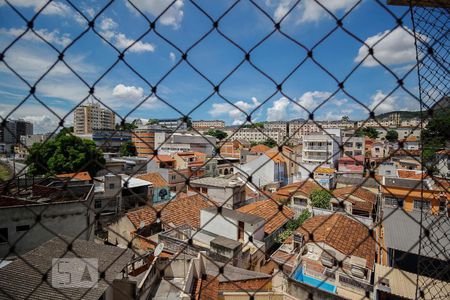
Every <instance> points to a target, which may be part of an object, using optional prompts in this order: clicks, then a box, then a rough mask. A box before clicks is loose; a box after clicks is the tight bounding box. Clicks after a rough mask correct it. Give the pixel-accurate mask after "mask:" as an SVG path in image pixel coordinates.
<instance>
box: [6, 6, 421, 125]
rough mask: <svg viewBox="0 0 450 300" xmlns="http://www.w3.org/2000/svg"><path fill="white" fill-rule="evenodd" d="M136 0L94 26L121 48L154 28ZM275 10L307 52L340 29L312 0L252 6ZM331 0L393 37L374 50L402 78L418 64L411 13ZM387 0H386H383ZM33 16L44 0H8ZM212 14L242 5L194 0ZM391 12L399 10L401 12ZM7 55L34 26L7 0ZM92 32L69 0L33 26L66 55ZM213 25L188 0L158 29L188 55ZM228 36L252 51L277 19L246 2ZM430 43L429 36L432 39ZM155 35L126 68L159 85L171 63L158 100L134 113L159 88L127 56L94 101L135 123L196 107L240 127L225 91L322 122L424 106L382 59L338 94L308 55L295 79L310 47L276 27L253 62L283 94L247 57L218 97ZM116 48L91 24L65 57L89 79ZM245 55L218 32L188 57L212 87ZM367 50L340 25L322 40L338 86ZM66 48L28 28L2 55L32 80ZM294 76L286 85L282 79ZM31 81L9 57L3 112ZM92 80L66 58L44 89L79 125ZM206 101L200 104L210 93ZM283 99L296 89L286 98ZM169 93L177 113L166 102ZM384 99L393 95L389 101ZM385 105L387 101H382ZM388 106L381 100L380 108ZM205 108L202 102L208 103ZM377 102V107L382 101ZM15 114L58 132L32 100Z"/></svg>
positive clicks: (369, 28) (349, 25)
mask: <svg viewBox="0 0 450 300" xmlns="http://www.w3.org/2000/svg"><path fill="white" fill-rule="evenodd" d="M72 2H73V4H74V5H76V7H77V8H78V9H79V10H80V11H81V12H83V14H85V15H86V17H87V18H88V19H92V18H93V17H94V16H95V15H96V14H97V13H98V12H99V11H100V10H101V9H102V8H103V7H104V6H105V5H106V3H107V1H89V0H85V1H82V0H81V1H72ZM127 2H128V1H123V0H116V1H114V2H113V3H112V5H110V6H108V7H107V8H106V9H105V10H104V12H103V13H102V14H101V16H99V17H97V18H96V20H95V29H96V30H97V32H98V33H99V34H100V35H102V36H103V37H104V38H105V39H106V40H108V41H109V42H110V43H111V44H112V45H114V46H115V47H117V48H118V49H119V50H123V49H125V48H126V47H128V46H129V45H130V44H131V43H133V42H134V41H135V40H136V39H138V38H139V37H140V36H141V35H142V34H144V33H145V32H146V30H147V29H148V23H147V22H146V20H145V18H144V17H143V16H142V15H140V13H138V12H137V11H136V10H135V9H134V8H133V7H132V5H130V4H129V3H127ZM132 2H133V3H134V5H135V6H137V7H139V8H140V9H141V10H142V12H143V13H144V14H145V15H146V17H147V18H148V19H150V20H154V19H155V17H156V16H157V15H159V14H160V13H161V12H162V11H164V10H165V8H166V7H167V6H168V5H170V4H171V3H172V1H170V0H160V1H155V0H134V1H132ZM255 2H256V3H257V4H258V5H259V6H260V8H261V9H263V10H264V11H265V12H266V13H267V15H269V16H270V17H271V18H273V19H274V20H276V21H279V20H282V21H281V30H282V31H283V32H284V33H285V34H286V35H288V36H290V37H292V38H293V39H295V40H296V41H298V42H299V43H301V44H302V45H303V46H304V47H306V48H308V49H311V48H313V46H314V45H316V44H317V43H318V42H319V41H320V40H321V39H322V38H323V37H324V36H325V35H326V34H328V33H329V32H330V31H332V30H333V29H334V28H335V24H336V21H335V20H334V19H333V18H332V17H331V16H330V15H329V14H328V13H327V12H326V11H325V10H324V9H323V8H322V7H320V6H318V5H317V4H316V3H315V1H313V0H307V1H301V2H300V4H299V5H297V6H295V7H294V9H292V11H291V12H290V13H289V14H288V15H287V17H284V18H283V16H285V15H286V13H287V12H288V11H289V10H290V8H291V7H292V5H293V4H295V2H296V1H291V0H279V1H275V0H272V1H270V0H260V1H255ZM357 2H358V1H356V0H328V1H324V0H322V3H323V5H324V6H325V7H326V8H327V9H328V10H329V11H331V12H332V13H334V14H335V15H336V16H338V17H339V18H340V17H342V16H343V15H345V14H348V15H347V16H346V17H345V19H344V21H343V23H344V28H346V29H347V30H348V31H350V32H351V33H352V34H354V35H355V36H357V37H358V39H360V40H361V41H365V42H366V43H367V44H369V45H373V44H374V43H375V42H376V41H378V40H379V39H380V38H382V37H383V36H385V35H387V37H386V38H385V39H384V40H383V41H382V42H380V43H379V44H377V45H376V46H375V47H374V50H375V56H376V57H377V59H379V60H380V61H382V62H383V63H384V64H385V65H387V66H388V67H389V68H390V69H391V70H393V71H394V72H395V73H396V74H397V75H398V76H399V77H402V76H403V75H404V74H405V73H406V72H408V71H409V70H410V69H411V68H413V67H414V60H415V49H414V44H413V42H414V39H413V36H412V33H411V34H410V33H408V30H410V28H411V27H412V26H411V24H410V17H409V15H406V17H404V18H403V27H397V23H396V19H395V17H393V16H392V15H391V14H389V13H388V12H387V11H386V10H385V9H384V8H383V7H382V6H380V5H379V4H378V3H376V2H375V1H369V0H365V1H361V2H360V4H359V5H357V6H356V7H355V8H353V6H354V5H355V4H356V3H357ZM383 2H384V1H383ZM10 3H11V4H13V5H14V6H15V7H16V8H17V10H18V11H19V12H20V13H21V14H23V16H24V17H25V18H27V19H29V18H31V17H32V16H33V15H34V14H35V13H36V11H39V10H40V8H42V6H43V5H44V4H45V3H46V1H44V0H36V1H28V0H10ZM195 3H197V5H198V6H200V7H201V8H202V9H203V10H205V11H206V12H207V13H208V14H209V15H210V16H211V17H212V19H214V20H215V19H217V18H218V17H219V16H220V15H222V14H223V13H224V12H225V11H226V10H227V9H228V8H229V7H230V6H232V5H233V3H234V1H228V0H220V1H207V0H202V1H195ZM389 9H390V10H391V11H392V13H393V14H394V15H396V16H398V17H400V16H403V14H404V13H405V11H406V8H404V7H393V6H390V7H389ZM0 20H2V21H0V50H1V52H5V51H4V49H5V48H6V47H7V46H8V45H10V44H11V42H12V41H13V40H14V39H15V38H16V37H17V36H19V35H20V34H22V33H23V32H24V31H25V29H26V22H25V21H24V20H23V19H21V18H20V17H19V15H18V14H17V13H16V12H15V11H14V10H12V9H11V8H10V7H9V6H8V5H7V4H6V3H5V2H4V1H3V0H0ZM86 27H87V21H86V20H85V19H84V18H83V17H82V16H81V15H80V14H78V13H77V12H76V11H75V10H74V9H73V8H72V7H71V6H70V5H69V4H68V3H67V2H65V1H63V0H58V1H53V2H52V3H50V4H49V5H47V6H46V8H45V9H44V10H42V12H41V13H40V14H39V16H38V17H37V18H36V19H35V21H34V30H35V31H36V32H37V33H39V34H40V35H41V36H42V37H44V38H45V39H46V40H47V41H49V42H50V43H51V44H53V45H54V46H55V47H56V48H57V49H59V50H62V49H64V48H65V47H66V46H68V45H69V44H71V43H72V41H73V40H74V39H76V38H77V37H78V36H79V35H80V34H81V33H82V32H83V31H84V30H85V28H86ZM211 27H212V22H211V20H210V19H209V18H208V17H207V16H205V15H204V14H203V13H202V12H201V11H200V10H199V9H198V8H197V7H195V6H194V5H193V4H192V3H191V2H189V1H181V0H178V1H176V2H175V3H174V4H173V5H172V6H171V7H170V8H169V9H168V10H166V12H165V13H164V14H163V15H162V16H161V17H160V18H159V19H158V22H157V25H156V28H157V31H158V33H159V34H160V35H162V36H163V37H164V38H165V39H167V40H169V41H171V42H172V43H173V44H174V45H175V46H176V47H177V48H178V49H180V50H181V51H182V52H185V51H186V50H187V49H189V48H190V47H192V46H193V45H194V44H195V42H196V41H197V40H198V39H199V38H200V37H201V36H203V35H204V34H206V33H207V32H208V31H209V30H210V29H211ZM219 29H220V31H221V32H222V33H223V34H224V35H226V36H227V37H228V38H229V39H231V40H233V41H234V42H235V43H236V44H238V45H239V46H240V47H241V48H243V49H244V50H245V51H249V50H250V49H252V48H253V47H254V46H255V45H256V44H257V43H259V42H260V41H261V39H262V38H263V37H265V36H266V35H267V34H268V33H270V32H272V31H273V29H274V25H273V23H272V21H271V20H270V19H269V18H268V17H267V16H266V15H265V14H264V13H262V12H261V11H260V10H259V9H258V8H257V7H256V6H255V5H253V4H252V3H251V2H250V1H244V0H243V1H240V2H239V3H237V4H236V5H235V6H234V8H233V9H232V10H231V11H230V12H229V13H228V14H227V15H226V16H225V17H223V18H222V19H221V20H220V22H219ZM425 38H426V37H425ZM177 48H175V47H173V46H172V45H170V44H169V43H167V42H166V41H164V39H162V38H161V37H159V36H158V35H156V34H155V33H154V32H150V33H149V34H148V35H147V36H145V37H144V38H142V39H141V40H139V42H137V43H135V44H134V46H133V47H131V48H129V50H128V51H127V52H126V54H125V59H126V61H127V63H128V64H129V65H130V66H132V67H133V68H134V69H135V71H136V72H138V73H139V74H140V75H141V76H142V77H143V78H144V79H145V80H146V81H147V82H149V83H151V84H153V85H154V84H155V83H157V82H159V81H160V80H161V78H162V77H163V76H164V74H166V73H167V71H168V70H170V69H171V68H173V67H174V66H176V68H175V69H174V71H173V72H172V73H171V74H170V75H168V76H167V77H166V78H164V79H163V80H162V81H161V82H160V83H159V85H158V90H157V95H158V97H159V98H158V97H154V96H151V97H149V98H148V100H147V101H146V102H144V103H143V104H142V105H141V106H139V107H138V108H136V109H134V108H135V107H136V106H137V105H138V104H139V103H141V102H142V99H144V98H145V97H147V96H149V95H150V94H151V90H150V87H149V85H148V84H147V83H146V82H145V81H144V80H142V79H141V78H139V76H137V75H136V74H135V73H134V72H133V71H131V70H130V69H129V68H128V66H126V65H125V64H124V63H123V62H119V63H118V64H117V65H116V66H115V67H114V68H113V69H112V70H111V71H110V72H108V73H107V74H106V75H105V76H104V77H103V78H102V79H101V80H100V81H99V82H98V83H97V84H96V85H95V87H96V88H95V96H96V97H97V98H99V99H100V100H101V101H102V102H104V103H105V104H106V105H108V106H109V107H110V108H112V109H113V110H114V111H116V112H117V114H118V115H120V116H125V115H127V114H129V113H130V112H132V113H131V114H130V116H129V117H128V118H127V120H132V119H133V118H172V117H179V116H180V113H179V112H177V111H176V110H178V111H180V112H181V113H183V114H187V113H189V112H191V111H192V110H193V109H194V108H196V107H197V106H198V107H197V108H196V109H195V110H194V111H193V112H192V113H191V114H190V115H191V116H192V117H193V118H194V119H224V120H225V121H226V122H227V123H228V124H239V123H242V122H243V121H244V120H245V118H244V116H243V114H242V113H241V111H240V110H238V109H236V108H235V107H233V106H231V105H230V104H228V103H227V102H225V101H224V100H223V99H222V98H221V97H224V98H226V99H227V100H228V101H230V102H231V103H233V104H234V105H236V106H237V107H239V108H240V109H241V110H243V111H246V112H248V113H250V112H252V119H253V120H255V121H265V120H286V119H293V118H302V117H306V116H307V112H306V111H305V110H304V109H303V108H302V107H304V108H306V109H307V110H309V111H312V110H314V109H316V108H317V107H318V106H319V105H320V104H321V103H322V102H323V101H324V100H326V99H330V100H329V101H326V103H325V104H324V105H322V106H320V107H319V108H318V109H317V110H316V111H315V116H316V118H317V119H328V120H333V119H339V118H341V117H342V116H343V115H348V116H349V117H350V118H352V119H365V118H367V117H368V115H369V110H368V109H366V108H364V107H362V106H361V105H359V104H358V103H357V102H355V101H354V100H353V99H357V100H358V101H360V102H361V103H364V105H366V107H367V108H369V109H375V112H376V113H382V112H386V111H391V110H415V109H418V104H417V101H416V100H414V98H413V97H411V95H409V94H408V93H406V92H405V91H404V90H402V89H398V90H396V91H395V92H393V93H392V94H391V92H392V90H393V89H394V88H395V87H396V85H397V84H396V79H395V77H394V76H393V75H392V74H390V73H389V72H388V71H387V70H386V69H385V68H384V67H382V66H380V65H379V64H378V63H377V62H376V61H375V60H374V59H373V58H371V57H369V58H367V59H366V60H365V61H364V62H362V64H361V66H360V67H359V68H358V69H357V70H356V71H355V72H353V73H352V75H351V76H350V77H349V78H348V79H347V80H346V82H345V86H344V87H345V91H346V93H344V92H343V91H342V90H339V88H338V85H337V82H336V81H335V80H334V79H332V77H330V76H329V75H328V74H327V73H325V72H324V71H323V70H322V69H321V68H320V67H319V66H317V64H315V63H314V62H313V61H312V60H311V59H307V60H306V61H305V62H304V64H303V65H302V66H301V67H299V68H298V69H297V70H296V72H294V73H293V74H292V75H291V76H290V77H289V78H288V79H287V80H285V79H286V77H287V76H288V75H289V74H290V73H291V72H292V71H293V70H294V68H295V67H296V66H297V65H298V64H299V63H300V62H301V61H302V60H304V59H305V57H306V55H307V51H306V50H305V49H304V48H302V47H301V46H299V45H298V44H296V43H294V42H292V41H291V40H289V39H288V38H287V37H285V36H283V35H282V34H281V33H279V32H275V33H273V34H272V35H271V36H270V37H269V38H268V39H267V40H265V41H264V42H263V43H262V44H260V45H259V46H258V47H257V48H255V49H254V50H253V51H252V52H251V56H250V59H251V62H252V64H254V65H255V66H256V67H257V68H258V69H260V71H262V72H264V73H266V74H268V75H269V76H270V77H271V78H272V79H273V80H274V81H275V82H276V83H280V82H283V93H284V94H285V95H282V94H280V93H278V92H277V90H276V85H275V84H274V83H273V82H272V81H271V80H269V79H268V78H266V77H265V76H264V75H262V74H261V73H260V72H259V71H258V70H256V69H255V68H254V67H253V66H252V65H251V64H250V63H249V62H244V63H243V64H242V65H241V66H240V67H239V68H238V69H237V70H236V71H235V72H234V73H233V74H232V75H231V76H230V77H229V78H227V79H226V80H225V81H224V82H223V83H222V84H221V85H220V96H219V95H217V94H214V95H212V96H211V94H213V87H212V86H211V84H210V83H209V82H208V81H206V80H205V79H204V78H202V76H200V75H199V74H198V73H197V72H195V71H194V70H193V68H192V67H191V66H189V65H188V64H187V63H186V62H184V61H181V52H180V51H179V50H178V49H177ZM117 55H118V52H117V51H116V50H114V49H113V48H112V47H111V46H110V45H108V44H107V43H106V42H105V41H103V40H102V39H100V38H99V36H98V35H97V34H95V33H93V32H92V31H88V32H87V33H86V34H84V35H83V36H82V37H81V38H80V39H79V40H77V41H76V42H75V43H74V44H73V45H72V46H70V47H69V48H68V49H67V50H66V52H65V56H64V59H65V61H66V62H67V64H68V65H69V66H70V67H71V68H72V69H73V70H75V71H76V72H77V73H78V74H79V76H81V77H82V78H83V80H84V81H86V82H87V83H88V84H89V85H92V84H93V83H94V82H96V81H97V79H98V78H99V77H100V76H101V75H102V74H103V73H104V72H105V71H106V70H107V69H108V68H109V67H110V66H111V65H112V64H113V63H114V62H115V61H116V59H117ZM244 55H245V54H244V52H243V51H241V50H240V49H239V48H237V47H236V46H234V45H232V44H231V43H230V42H229V41H227V40H226V39H225V38H224V37H222V36H221V35H220V34H219V33H218V32H217V31H215V30H213V31H212V32H211V33H210V34H209V35H208V36H207V37H206V38H205V39H204V40H203V41H202V42H201V43H199V44H197V45H195V46H194V47H193V48H191V50H190V51H189V52H188V60H189V62H190V63H191V64H192V66H194V67H195V68H196V69H198V70H199V71H200V72H201V73H203V74H204V75H205V76H206V77H207V78H208V79H209V80H210V81H211V82H212V83H213V84H214V85H217V84H219V83H220V82H221V81H222V80H223V79H224V77H225V76H226V75H227V74H228V73H230V72H231V71H232V70H233V69H234V68H235V67H236V66H237V65H238V64H239V63H241V62H242V60H243V58H244ZM366 55H367V47H366V46H363V44H362V43H361V42H359V41H358V40H356V39H355V38H353V37H351V36H350V35H349V34H347V33H346V32H344V30H342V29H337V30H335V31H333V32H332V33H331V34H330V35H329V36H328V37H327V38H326V39H325V40H324V41H323V42H321V43H320V44H319V45H317V46H316V47H314V49H313V57H314V59H315V60H316V61H317V62H318V63H320V64H321V65H322V66H323V67H324V68H325V69H327V70H328V71H329V72H330V73H332V74H333V76H335V77H336V78H337V80H338V81H342V80H344V78H346V77H347V76H348V74H349V73H350V71H351V70H352V69H353V68H355V66H356V65H357V64H358V63H360V62H361V60H362V59H363V58H364V57H365V56H366ZM57 56H58V54H57V52H56V51H55V50H53V49H52V48H51V47H49V46H48V45H47V44H45V43H44V42H43V41H42V40H40V38H39V37H37V36H36V35H35V34H33V33H32V32H28V33H26V34H25V35H24V36H23V37H22V38H21V39H20V40H19V41H18V42H17V43H15V44H14V45H13V46H12V47H10V48H9V49H8V50H7V51H6V52H5V59H4V60H5V62H6V63H7V64H8V65H9V66H10V67H12V68H13V69H14V70H15V71H16V72H17V73H18V74H20V75H21V76H22V77H23V78H24V79H26V80H27V81H28V82H29V84H30V85H34V83H35V82H36V81H37V80H38V79H39V78H40V77H41V76H42V75H43V74H44V73H45V72H46V70H47V69H48V68H49V67H50V66H51V65H52V64H54V63H55V62H56V61H57ZM284 80H285V81H284ZM405 88H406V89H408V90H409V91H410V92H411V93H412V94H416V93H417V77H416V71H415V70H413V72H411V73H410V75H409V76H408V77H407V79H406V80H405ZM28 91H29V87H28V86H27V85H26V84H25V83H23V82H22V81H21V80H20V79H19V78H18V77H17V76H16V75H15V74H13V73H12V72H11V71H10V70H9V69H8V68H7V67H6V65H5V64H4V63H2V62H0V99H1V100H0V115H1V116H2V117H5V116H8V115H9V114H10V112H11V111H12V110H13V109H14V107H15V106H17V105H18V104H19V103H21V102H22V101H23V99H24V98H25V97H26V96H27V95H28ZM88 91H89V89H88V87H87V86H86V85H85V84H84V83H83V82H82V81H81V80H80V79H79V78H77V76H75V75H74V74H73V73H72V72H71V71H70V70H69V69H68V68H67V67H66V66H65V65H64V64H62V63H61V62H59V63H58V64H57V65H56V66H55V68H54V69H53V70H52V71H51V72H49V73H48V74H47V75H46V76H45V77H44V78H43V79H42V80H41V81H40V82H39V83H38V84H37V85H36V96H37V97H38V98H39V99H40V100H41V101H42V102H43V103H45V104H46V105H47V106H48V107H50V108H51V109H52V110H53V111H54V113H56V114H57V115H58V116H60V117H64V116H65V115H68V117H67V120H66V125H70V123H72V121H73V120H72V115H71V114H70V111H71V110H72V109H73V108H74V107H75V106H76V105H77V104H78V103H80V102H81V101H83V99H85V98H86V97H87V96H88ZM209 96H211V97H210V98H209V99H208V101H206V102H205V103H203V104H201V103H202V101H204V100H205V99H206V98H207V97H209ZM285 96H288V98H289V99H288V98H286V97H285ZM160 99H163V100H164V101H165V102H167V104H170V105H171V106H173V107H174V108H176V110H175V109H173V108H172V107H170V106H169V105H167V104H166V103H164V102H163V101H161V100H160ZM384 99H385V100H384ZM382 100H384V102H382V103H381V104H379V103H380V101H382ZM377 104H379V106H377V107H376V105H377ZM199 105H200V106H199ZM375 107H376V108H375ZM11 117H21V118H25V119H28V120H31V121H33V122H34V123H35V124H36V125H35V127H36V131H38V132H39V131H52V130H54V129H55V128H56V127H57V124H58V120H57V117H56V116H55V115H54V114H53V113H51V112H50V111H48V110H47V109H46V108H45V107H44V106H43V105H42V104H40V103H39V102H38V101H36V99H34V98H33V97H31V98H29V99H28V100H27V101H25V102H24V103H23V104H22V106H21V107H20V108H19V109H17V110H16V111H15V112H14V113H13V114H12V115H11Z"/></svg>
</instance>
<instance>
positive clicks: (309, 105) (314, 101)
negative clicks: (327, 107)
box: [294, 91, 331, 112]
mask: <svg viewBox="0 0 450 300" xmlns="http://www.w3.org/2000/svg"><path fill="white" fill-rule="evenodd" d="M330 96H331V93H330V92H321V91H314V92H306V93H304V94H303V95H301V96H300V98H298V100H297V103H298V104H299V105H301V107H299V106H298V105H294V109H296V110H297V111H300V112H305V110H304V109H303V108H305V109H307V110H309V111H311V110H314V109H315V108H316V107H317V106H319V105H320V103H322V102H323V101H324V100H326V99H328V98H330ZM302 107H303V108H302Z"/></svg>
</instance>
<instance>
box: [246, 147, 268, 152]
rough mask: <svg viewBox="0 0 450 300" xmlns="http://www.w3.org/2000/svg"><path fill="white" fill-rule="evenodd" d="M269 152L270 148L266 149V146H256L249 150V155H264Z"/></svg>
mask: <svg viewBox="0 0 450 300" xmlns="http://www.w3.org/2000/svg"><path fill="white" fill-rule="evenodd" d="M269 150H270V148H269V147H267V146H266V145H256V146H253V147H251V148H250V152H251V153H265V152H267V151H269Z"/></svg>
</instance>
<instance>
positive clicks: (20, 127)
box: [0, 119, 33, 144]
mask: <svg viewBox="0 0 450 300" xmlns="http://www.w3.org/2000/svg"><path fill="white" fill-rule="evenodd" d="M3 125H5V126H3ZM32 134H33V124H32V123H31V122H28V121H25V120H23V119H19V120H11V119H10V120H7V121H6V124H2V125H1V126H0V143H5V144H16V143H19V142H20V137H21V136H26V135H32Z"/></svg>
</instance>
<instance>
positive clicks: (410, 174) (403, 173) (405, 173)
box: [397, 170, 428, 180]
mask: <svg viewBox="0 0 450 300" xmlns="http://www.w3.org/2000/svg"><path fill="white" fill-rule="evenodd" d="M397 174H398V177H400V178H409V179H418V180H421V179H423V178H426V177H428V176H427V174H425V173H421V172H416V171H414V170H397Z"/></svg>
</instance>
